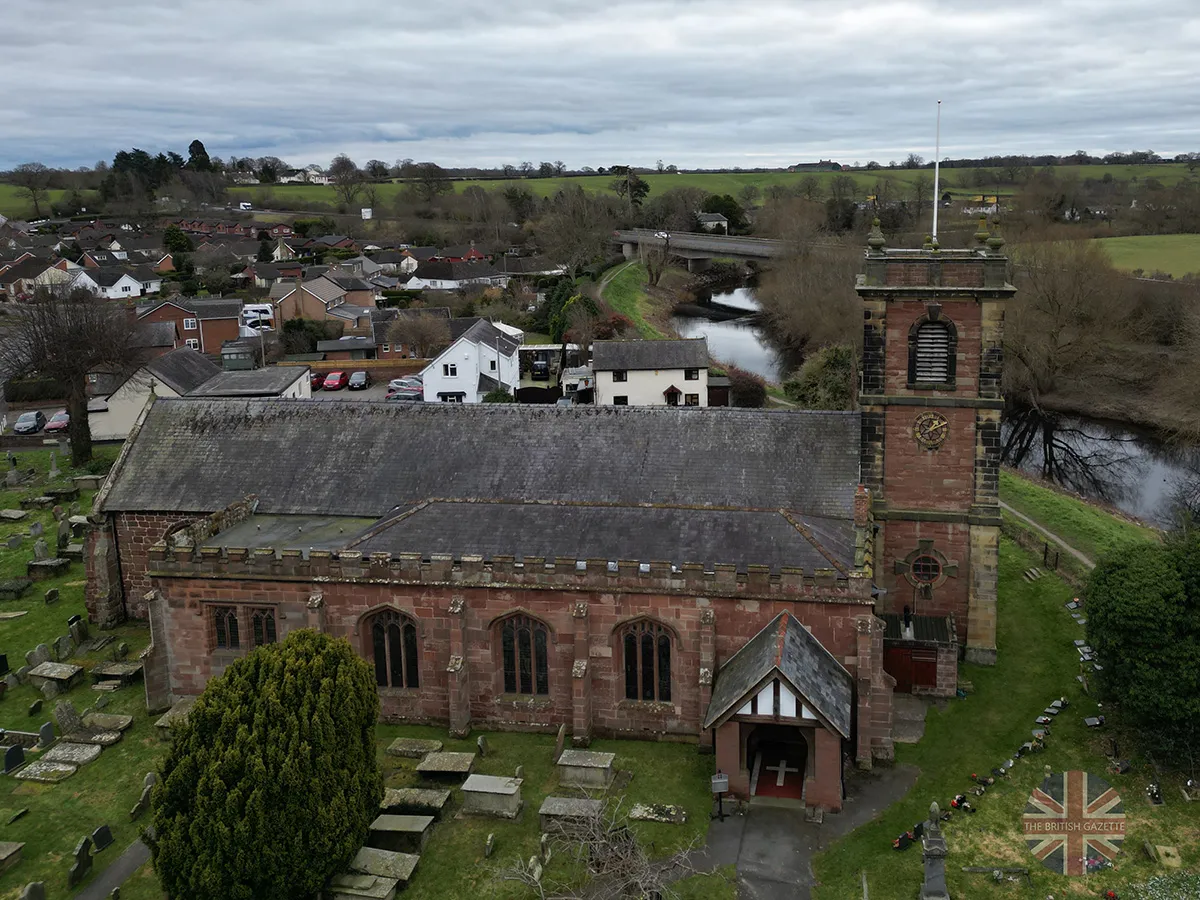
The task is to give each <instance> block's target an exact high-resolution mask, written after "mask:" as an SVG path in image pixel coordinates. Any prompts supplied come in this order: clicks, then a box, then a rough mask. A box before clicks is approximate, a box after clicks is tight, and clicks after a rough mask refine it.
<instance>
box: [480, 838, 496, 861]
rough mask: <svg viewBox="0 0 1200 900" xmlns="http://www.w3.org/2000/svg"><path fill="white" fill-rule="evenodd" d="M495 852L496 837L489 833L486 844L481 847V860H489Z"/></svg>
mask: <svg viewBox="0 0 1200 900" xmlns="http://www.w3.org/2000/svg"><path fill="white" fill-rule="evenodd" d="M495 852H496V835H495V834H494V833H491V832H489V833H488V836H487V843H486V844H484V845H483V858H484V859H491V857H492V854H493V853H495Z"/></svg>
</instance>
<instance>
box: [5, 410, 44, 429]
mask: <svg viewBox="0 0 1200 900" xmlns="http://www.w3.org/2000/svg"><path fill="white" fill-rule="evenodd" d="M45 427H46V414H45V413H43V412H42V411H41V410H40V409H39V410H35V411H34V412H27V413H21V418H19V419H17V424H15V425H14V426H13V434H37V433H38V432H39V431H41V430H42V429H43V428H45Z"/></svg>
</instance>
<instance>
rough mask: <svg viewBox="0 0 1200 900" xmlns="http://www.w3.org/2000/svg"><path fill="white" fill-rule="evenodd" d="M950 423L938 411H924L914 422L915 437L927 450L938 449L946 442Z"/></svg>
mask: <svg viewBox="0 0 1200 900" xmlns="http://www.w3.org/2000/svg"><path fill="white" fill-rule="evenodd" d="M949 430H950V423H949V422H947V421H946V417H945V416H943V415H942V414H941V413H937V412H923V413H921V414H920V415H919V416H917V419H916V421H915V422H913V437H914V438H915V439H916V441H917V443H918V444H920V445H921V446H922V447H924V448H925V449H926V450H936V449H938V447H940V446H942V444H944V443H945V442H946V435H947V433H948V432H949Z"/></svg>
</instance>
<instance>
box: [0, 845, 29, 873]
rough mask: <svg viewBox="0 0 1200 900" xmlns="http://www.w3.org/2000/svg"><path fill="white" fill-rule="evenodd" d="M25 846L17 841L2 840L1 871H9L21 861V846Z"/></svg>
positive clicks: (0, 846) (0, 847) (0, 849)
mask: <svg viewBox="0 0 1200 900" xmlns="http://www.w3.org/2000/svg"><path fill="white" fill-rule="evenodd" d="M24 846H25V845H24V844H19V843H17V842H16V841H0V872H7V871H8V870H9V869H11V868H12V867H13V866H15V865H16V864H17V863H19V862H20V861H21V848H22V847H24Z"/></svg>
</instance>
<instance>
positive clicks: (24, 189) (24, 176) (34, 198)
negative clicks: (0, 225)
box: [11, 162, 54, 218]
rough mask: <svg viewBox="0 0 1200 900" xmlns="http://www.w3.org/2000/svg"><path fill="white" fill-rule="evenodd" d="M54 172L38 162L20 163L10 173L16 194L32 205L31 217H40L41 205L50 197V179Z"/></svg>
mask: <svg viewBox="0 0 1200 900" xmlns="http://www.w3.org/2000/svg"><path fill="white" fill-rule="evenodd" d="M53 177H54V172H53V171H51V170H50V169H48V168H46V167H45V166H44V165H42V164H41V163H40V162H27V163H21V165H19V166H17V167H16V168H15V169H13V171H12V176H11V180H12V183H13V184H15V185H16V186H17V189H18V193H19V194H20V195H21V196H22V197H25V198H27V199H28V200H29V202H30V203H32V204H33V215H34V217H36V218H41V216H42V203H44V202H45V201H46V199H47V198H48V197H49V196H50V179H51V178H53Z"/></svg>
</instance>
